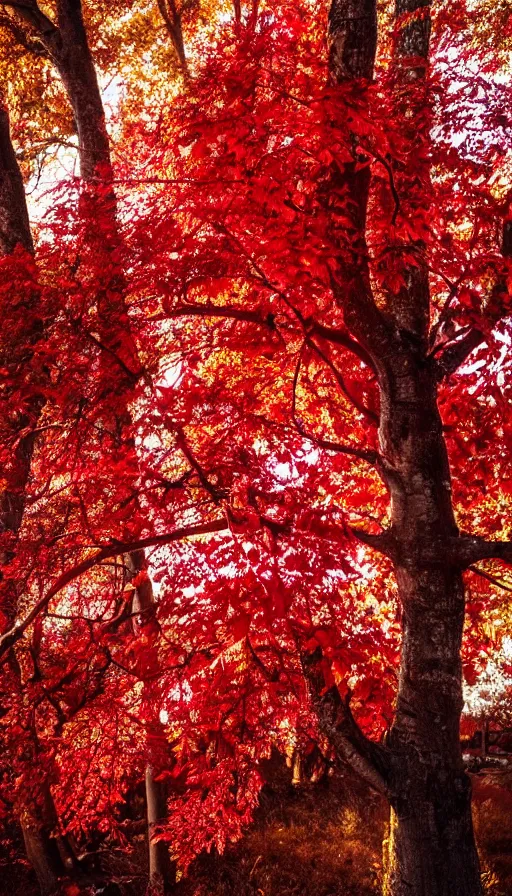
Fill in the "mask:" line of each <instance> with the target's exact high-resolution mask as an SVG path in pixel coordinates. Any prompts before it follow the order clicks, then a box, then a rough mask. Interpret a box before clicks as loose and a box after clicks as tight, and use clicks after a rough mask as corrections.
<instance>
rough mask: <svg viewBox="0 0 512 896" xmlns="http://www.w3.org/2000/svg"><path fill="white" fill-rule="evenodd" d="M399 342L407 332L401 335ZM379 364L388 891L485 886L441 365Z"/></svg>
mask: <svg viewBox="0 0 512 896" xmlns="http://www.w3.org/2000/svg"><path fill="white" fill-rule="evenodd" d="M401 341H402V343H403V342H404V341H405V340H403V339H402V340H401ZM386 366H387V368H388V369H387V370H386V372H385V374H384V376H381V378H380V379H381V398H382V411H381V428H380V442H381V450H382V454H383V457H384V458H385V460H386V462H387V464H388V468H389V469H390V470H391V469H392V471H393V472H392V474H390V480H389V482H390V490H391V518H392V531H393V533H394V536H395V543H396V548H395V550H396V560H395V574H396V579H397V585H398V594H399V600H400V605H401V610H402V627H403V640H402V652H401V668H400V681H399V690H398V698H397V706H396V713H395V719H394V723H393V726H392V729H391V732H390V735H389V740H388V746H389V747H390V748H391V751H392V757H393V759H392V766H393V772H392V780H391V804H392V820H391V834H390V840H389V852H388V868H387V872H386V886H385V893H386V896H406V894H407V896H480V894H481V892H482V889H481V883H480V873H479V862H478V855H477V852H476V847H475V842H474V836H473V828H472V819H471V785H470V781H469V778H468V776H467V774H466V773H465V771H464V768H463V764H462V753H461V746H460V734H459V724H460V714H461V711H462V705H463V699H462V668H461V658H460V650H461V640H462V629H463V623H464V586H463V581H462V574H461V572H460V570H459V569H457V568H455V567H452V566H451V565H450V563H449V561H447V560H446V559H445V558H444V557H442V555H441V548H442V545H443V542H444V541H446V540H447V539H449V538H453V537H457V536H458V530H457V526H456V523H455V518H454V513H453V508H452V501H451V490H450V470H449V465H448V456H447V451H446V446H445V442H444V437H443V433H442V425H441V419H440V415H439V411H438V408H437V396H436V383H435V372H434V369H433V365H429V364H428V363H426V362H425V359H424V356H423V352H422V351H421V350H419V349H418V350H415V349H412V348H410V347H406V348H404V346H403V345H402V349H401V351H399V352H397V353H396V355H395V357H394V359H393V361H392V362H387V365H386Z"/></svg>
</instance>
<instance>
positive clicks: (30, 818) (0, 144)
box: [0, 104, 65, 896]
mask: <svg viewBox="0 0 512 896" xmlns="http://www.w3.org/2000/svg"><path fill="white" fill-rule="evenodd" d="M17 247H20V248H22V249H24V250H25V252H26V253H28V254H29V255H33V252H34V245H33V242H32V234H31V231H30V224H29V217H28V211H27V205H26V199H25V190H24V186H23V179H22V176H21V172H20V169H19V166H18V161H17V159H16V154H15V152H14V148H13V146H12V142H11V136H10V127H9V114H8V111H7V108H6V107H5V106H4V105H3V104H0V253H1V254H2V255H4V256H5V255H10V254H12V252H13V251H14V250H15V249H16V248H17ZM38 297H39V292H38V289H37V286H36V284H35V283H34V288H33V291H32V294H31V296H30V297H29V308H28V310H29V311H30V312H32V313H31V314H27V301H26V300H25V301H24V302H23V304H20V315H22V319H21V320H20V329H19V336H18V341H17V344H16V345H14V346H13V345H12V344H9V345H5V346H4V345H0V362H1V366H2V367H7V368H8V369H10V370H11V371H12V376H13V378H14V379H15V378H16V376H18V375H20V374H21V376H26V375H27V370H28V369H29V368H30V361H31V358H32V349H33V347H35V345H36V344H37V343H38V342H39V341H40V340H41V339H42V337H43V335H44V326H43V323H42V321H41V319H40V318H39V316H38V314H34V310H35V308H36V307H37V301H38ZM9 398H10V396H9V393H8V392H7V391H6V392H5V393H4V397H3V399H4V402H6V411H4V422H5V423H6V430H5V434H4V438H5V439H6V441H7V440H9V442H10V441H11V440H12V442H13V443H14V444H15V445H16V447H15V449H14V450H13V452H12V458H11V462H10V463H9V465H7V466H6V467H5V468H4V471H3V474H4V479H5V486H4V488H3V489H2V492H1V493H0V533H4V532H7V533H9V535H10V536H11V540H10V545H9V548H8V549H7V550H3V551H1V552H0V582H1V583H2V590H3V594H2V606H3V608H4V612H6V613H7V615H8V617H9V625H10V626H11V625H13V624H14V623H15V621H16V617H17V609H18V587H17V583H16V582H14V581H12V580H5V579H4V577H3V575H2V571H1V568H2V567H3V566H4V565H5V564H7V563H9V562H10V561H11V560H12V558H13V556H14V553H15V549H16V543H17V541H18V536H19V531H20V527H21V524H22V520H23V513H24V510H25V501H26V488H27V484H28V481H29V477H30V470H31V464H32V456H33V453H34V445H35V438H36V437H35V435H34V434H33V433H31V432H30V429H31V428H32V427H35V426H36V425H37V422H38V420H39V416H40V413H41V410H42V408H43V407H44V404H45V398H44V396H43V395H42V394H38V393H37V392H36V393H34V394H33V395H32V397H31V398H30V400H29V401H28V402H27V403H26V409H25V411H24V413H16V412H14V411H12V410H11V408H10V407H9V404H8V402H9ZM26 430H29V432H28V434H27V435H23V436H21V437H20V436H19V433H22V432H23V431H26ZM8 664H9V672H10V675H11V687H12V689H13V691H14V692H15V693H18V694H21V692H22V690H23V686H24V684H23V677H22V673H21V669H20V666H19V663H18V660H17V657H16V654H15V653H14V651H12V652H11V654H10V655H9V658H8ZM26 736H27V744H28V749H29V750H30V751H31V753H32V754H33V755H35V756H36V755H37V753H38V743H37V735H36V734H35V733H33V732H27V735H26ZM31 771H32V772H33V768H32V769H31ZM28 777H29V776H28V775H22V776H20V783H19V784H18V793H19V800H18V806H17V812H16V814H17V815H18V818H19V823H20V827H21V830H22V833H23V839H24V842H25V847H26V851H27V858H28V859H29V861H30V863H31V865H32V867H33V869H34V872H35V875H36V877H37V880H38V883H39V887H40V889H41V893H42V894H43V896H45V894H49V893H53V892H54V891H55V890H56V888H57V886H58V874H59V873H60V874H62V873H64V871H65V868H64V865H63V862H62V860H61V857H60V855H59V850H58V847H57V840H56V839H54V837H52V836H51V834H52V833H53V832H54V830H55V827H56V821H57V814H56V811H55V806H54V803H53V797H52V795H51V791H50V787H49V784H48V783H47V782H46V781H44V780H43V782H42V784H40V785H39V786H40V791H41V792H40V794H39V797H40V799H39V801H35V800H34V796H35V794H34V792H33V782H32V786H30V784H29V781H28V780H27V778H28Z"/></svg>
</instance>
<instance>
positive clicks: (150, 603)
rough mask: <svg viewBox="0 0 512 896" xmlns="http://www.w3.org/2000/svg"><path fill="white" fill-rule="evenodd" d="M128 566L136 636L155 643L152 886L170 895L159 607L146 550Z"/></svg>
mask: <svg viewBox="0 0 512 896" xmlns="http://www.w3.org/2000/svg"><path fill="white" fill-rule="evenodd" d="M126 565H127V567H128V570H129V573H130V577H131V578H132V579H134V580H135V581H136V583H137V584H136V589H135V593H134V598H133V601H132V610H133V612H136V613H138V614H139V615H138V617H135V620H134V624H133V627H134V631H135V633H136V634H138V633H146V637H151V635H153V636H154V642H155V643H154V644H150V645H149V649H148V651H147V660H146V664H145V668H144V669H141V670H140V675H141V678H142V680H144V679H146V680H145V682H144V691H143V700H144V716H145V718H146V720H147V722H146V725H147V751H148V757H147V765H146V773H145V785H146V812H147V822H148V854H149V883H150V887H151V888H152V889H153V890H154V891H155V893H170V892H171V890H172V887H173V885H174V883H175V882H176V870H175V866H174V863H173V862H171V859H170V856H169V849H168V846H167V844H166V843H165V841H161V840H154V839H153V834H154V833H155V829H156V828H157V826H158V825H159V824H162V822H163V821H164V820H165V819H166V817H167V784H166V781H165V779H159V773H160V772H161V771H163V768H164V767H165V760H166V759H167V755H166V754H167V750H166V747H167V740H166V735H165V728H164V726H163V725H162V723H161V721H160V710H159V707H158V704H157V703H156V702H155V698H154V696H153V694H152V688H151V680H152V677H153V675H154V674H155V673H157V672H158V655H157V637H158V628H157V623H156V620H155V610H156V604H155V600H154V594H153V585H152V582H151V578H150V576H149V573H148V564H147V561H146V556H145V553H144V551H141V550H139V551H132V553H131V554H129V555H128V556H127V557H126Z"/></svg>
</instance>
